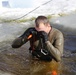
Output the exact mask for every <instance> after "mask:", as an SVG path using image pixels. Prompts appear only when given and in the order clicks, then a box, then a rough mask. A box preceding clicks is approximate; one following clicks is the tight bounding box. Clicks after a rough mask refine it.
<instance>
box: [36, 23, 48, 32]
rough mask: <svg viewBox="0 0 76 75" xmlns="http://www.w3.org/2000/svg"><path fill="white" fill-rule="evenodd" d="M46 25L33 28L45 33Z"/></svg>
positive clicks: (41, 24)
mask: <svg viewBox="0 0 76 75" xmlns="http://www.w3.org/2000/svg"><path fill="white" fill-rule="evenodd" d="M47 27H48V26H47V25H45V24H43V23H40V24H39V26H38V27H35V28H36V30H37V31H45V32H46V31H47Z"/></svg>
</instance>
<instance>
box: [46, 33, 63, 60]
mask: <svg viewBox="0 0 76 75" xmlns="http://www.w3.org/2000/svg"><path fill="white" fill-rule="evenodd" d="M46 45H47V49H48V50H49V51H50V53H51V54H52V56H53V57H54V58H55V59H56V61H60V60H61V56H62V55H63V46H64V38H63V34H59V35H57V37H56V39H55V42H54V45H53V44H51V42H50V41H47V42H46Z"/></svg>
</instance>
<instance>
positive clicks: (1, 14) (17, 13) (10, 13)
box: [0, 0, 76, 20]
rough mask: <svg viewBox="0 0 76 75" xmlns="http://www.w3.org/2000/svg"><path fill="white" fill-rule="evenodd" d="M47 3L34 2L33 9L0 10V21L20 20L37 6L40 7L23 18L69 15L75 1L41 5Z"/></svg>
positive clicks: (57, 1) (73, 8) (55, 1)
mask: <svg viewBox="0 0 76 75" xmlns="http://www.w3.org/2000/svg"><path fill="white" fill-rule="evenodd" d="M48 1H49V0H48ZM48 1H47V0H34V1H33V2H34V5H33V8H0V19H6V20H10V19H11V20H12V19H16V18H20V17H22V16H24V15H25V14H27V13H29V12H30V11H32V10H34V9H35V8H36V7H38V6H40V7H39V8H38V9H36V10H35V11H33V12H32V13H30V14H28V15H27V16H25V17H24V18H30V17H37V16H39V15H58V14H69V13H71V12H74V11H75V10H76V0H51V1H50V2H49V3H47V4H46V5H42V4H43V3H45V2H48Z"/></svg>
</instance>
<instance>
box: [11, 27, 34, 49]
mask: <svg viewBox="0 0 76 75" xmlns="http://www.w3.org/2000/svg"><path fill="white" fill-rule="evenodd" d="M32 31H35V30H34V28H29V29H27V30H26V31H25V32H24V33H23V34H22V35H21V36H20V37H18V38H16V39H15V40H14V41H13V43H12V48H19V47H21V46H22V45H23V44H25V43H26V42H27V41H28V40H30V38H31V37H32V33H31V32H32Z"/></svg>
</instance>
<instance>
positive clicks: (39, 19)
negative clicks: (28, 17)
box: [35, 16, 49, 27]
mask: <svg viewBox="0 0 76 75" xmlns="http://www.w3.org/2000/svg"><path fill="white" fill-rule="evenodd" d="M40 23H43V24H48V23H49V20H48V19H47V17H45V16H38V17H37V18H36V19H35V24H36V27H39V24H40Z"/></svg>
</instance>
